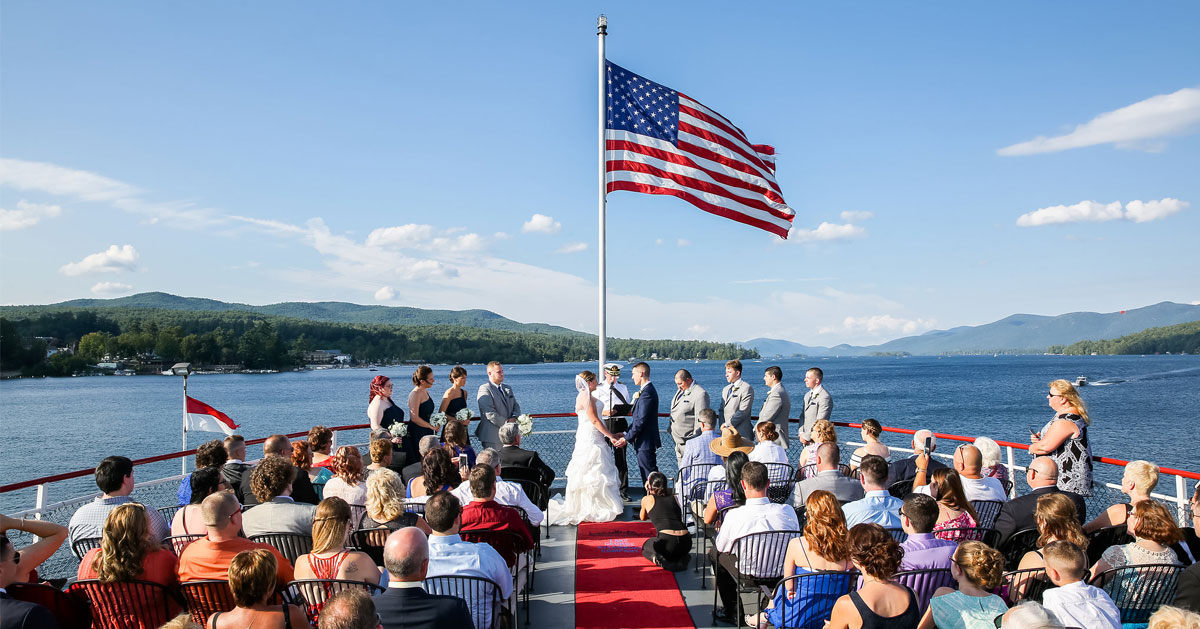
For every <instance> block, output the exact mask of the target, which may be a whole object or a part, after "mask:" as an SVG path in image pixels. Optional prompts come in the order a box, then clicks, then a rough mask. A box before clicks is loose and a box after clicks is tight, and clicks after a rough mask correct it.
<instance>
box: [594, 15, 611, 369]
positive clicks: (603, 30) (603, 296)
mask: <svg viewBox="0 0 1200 629" xmlns="http://www.w3.org/2000/svg"><path fill="white" fill-rule="evenodd" d="M607 36H608V18H607V17H605V16H604V14H601V15H600V17H598V18H596V39H597V41H598V42H599V60H598V63H599V74H600V76H599V83H598V86H599V90H598V91H597V95H598V97H599V103H600V106H599V123H600V188H599V199H600V200H599V202H598V205H599V210H600V243H599V247H598V249H599V250H600V312H599V315H600V331H599V335H598V336H599V341H600V347H599V350H600V351H599V362H598V363H597V364H598V365H599V367H598V368H597V370H596V374H597V375H598V376H599V375H600V374H603V373H604V355H605V347H604V343H605V339H607V338H608V336H607V330H606V329H605V327H606V326H605V323H606V322H605V318H606V317H605V314H606V312H607V305H608V304H607V292H608V291H607V286H606V281H607V280H606V278H605V262H606V261H605V254H606V253H607V251H606V248H607V244H606V239H605V221H606V218H605V214H606V212H607V207H606V205H607V201H606V198H605V195H606V194H607V190H606V182H605V168H604V166H605V164H604V126H605V125H604V122H605V120H606V117H605V110H604V107H605V68H604V39H605V37H607Z"/></svg>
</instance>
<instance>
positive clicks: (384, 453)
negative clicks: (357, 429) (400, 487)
mask: <svg viewBox="0 0 1200 629" xmlns="http://www.w3.org/2000/svg"><path fill="white" fill-rule="evenodd" d="M368 454H369V455H370V456H371V464H370V465H368V466H367V478H370V477H371V474H374V473H375V472H376V471H378V470H385V469H387V468H388V466H389V465H391V464H392V441H391V439H376V438H374V437H372V438H371V446H370V448H369V449H368Z"/></svg>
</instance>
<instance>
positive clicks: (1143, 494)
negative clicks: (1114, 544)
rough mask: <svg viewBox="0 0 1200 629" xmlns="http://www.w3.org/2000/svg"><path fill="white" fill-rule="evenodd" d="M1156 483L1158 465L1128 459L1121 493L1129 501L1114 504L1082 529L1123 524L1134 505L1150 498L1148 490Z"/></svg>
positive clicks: (1090, 530) (1093, 529)
mask: <svg viewBox="0 0 1200 629" xmlns="http://www.w3.org/2000/svg"><path fill="white" fill-rule="evenodd" d="M1156 485H1158V466H1157V465H1155V464H1153V463H1151V462H1149V461H1130V462H1129V465H1126V466H1125V472H1124V474H1122V476H1121V493H1123V494H1125V495H1126V496H1129V502H1126V503H1122V504H1116V505H1113V506H1111V507H1109V508H1108V509H1105V510H1104V512H1103V513H1101V514H1100V515H1098V516H1096V519H1094V520H1092V521H1091V522H1088V523H1087V524H1084V525H1083V530H1084V531H1086V532H1088V533H1091V532H1092V531H1098V530H1100V529H1102V528H1107V527H1110V526H1120V525H1122V524H1125V519H1126V518H1128V517H1129V514H1130V512H1132V511H1133V507H1134V505H1136V504H1137V503H1139V502H1143V501H1146V500H1149V499H1150V492H1152V491H1154V487H1155V486H1156Z"/></svg>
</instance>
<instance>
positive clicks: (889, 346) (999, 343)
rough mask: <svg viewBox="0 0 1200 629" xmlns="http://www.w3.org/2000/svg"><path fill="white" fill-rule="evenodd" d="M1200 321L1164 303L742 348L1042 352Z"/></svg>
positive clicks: (1199, 313)
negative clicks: (859, 340)
mask: <svg viewBox="0 0 1200 629" xmlns="http://www.w3.org/2000/svg"><path fill="white" fill-rule="evenodd" d="M1198 320H1200V305H1189V304H1179V303H1175V302H1170V301H1164V302H1162V303H1158V304H1154V305H1153V306H1146V307H1144V308H1135V309H1133V310H1122V311H1120V312H1107V313H1099V312H1072V313H1068V314H1062V315H1058V316H1053V317H1050V316H1042V315H1030V314H1015V315H1012V316H1009V317H1005V318H1003V319H1001V320H999V321H994V322H992V323H988V324H984V325H976V326H959V327H955V328H950V329H949V330H931V331H929V332H926V333H924V334H920V335H917V336H906V337H903V338H898V339H894V340H891V341H888V342H886V343H881V344H879V345H869V346H858V345H845V344H843V345H835V346H833V347H822V346H810V345H801V344H799V343H795V342H792V341H786V340H781V339H769V338H756V339H750V340H749V341H745V342H744V343H742V346H743V347H748V348H754V349H757V350H758V353H759V354H761V355H763V356H777V355H781V356H792V355H796V354H802V355H805V356H831V355H838V356H866V355H871V354H880V353H901V352H903V353H908V354H914V355H936V354H946V353H976V352H980V353H982V352H1004V351H1017V352H1042V351H1045V349H1046V348H1047V347H1050V346H1051V345H1070V344H1072V343H1075V342H1078V341H1087V340H1091V341H1099V340H1104V339H1113V338H1117V337H1119V336H1124V335H1127V334H1133V333H1135V332H1140V331H1142V330H1145V329H1147V328H1153V327H1159V326H1167V325H1175V324H1178V323H1187V322H1189V321H1198Z"/></svg>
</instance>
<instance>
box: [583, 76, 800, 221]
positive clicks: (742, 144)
mask: <svg viewBox="0 0 1200 629" xmlns="http://www.w3.org/2000/svg"><path fill="white" fill-rule="evenodd" d="M605 65H606V67H607V70H606V74H607V83H606V85H605V87H606V88H607V94H608V96H607V98H606V100H607V104H606V106H607V116H608V118H607V123H606V124H605V129H604V148H605V153H604V160H605V165H606V167H605V170H606V171H607V173H608V175H607V181H608V191H609V192H612V191H614V190H628V191H631V192H644V193H647V194H669V195H672V196H676V197H679V198H681V199H683V200H684V201H687V202H688V203H691V204H692V205H694V206H696V207H698V208H700V209H702V210H704V211H705V212H709V213H710V214H716V215H717V216H724V217H725V218H728V219H732V220H735V221H737V222H739V223H745V224H747V225H751V226H754V227H757V228H759V229H765V230H767V231H769V232H771V233H773V234H776V235H778V236H780V237H781V238H787V234H788V230H789V229H790V228H791V226H792V219H793V218H794V217H795V215H796V213H795V212H793V211H792V209H791V208H789V207H788V206H787V204H786V203H785V202H784V200H783V193H782V192H780V190H779V184H777V183H775V149H774V148H772V147H770V146H766V145H764V144H751V143H750V140H748V139H747V138H746V134H745V133H742V130H741V129H739V128H737V127H736V126H734V125H733V123H731V122H729V120H727V119H726V118H725V117H724V116H722V115H721V114H718V113H717V112H715V111H713V110H711V109H709V108H708V107H705V106H704V105H701V104H700V103H698V102H696V101H694V100H692V99H691V98H688V97H687V96H686V95H684V94H680V93H679V92H677V91H675V90H673V89H671V88H669V87H667V86H665V85H660V84H658V83H655V82H654V81H650V80H648V79H646V78H645V77H642V76H638V75H637V74H634V73H633V72H630V71H629V70H626V69H625V68H622V67H621V66H619V65H617V64H615V63H612V62H609V61H606V62H605Z"/></svg>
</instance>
